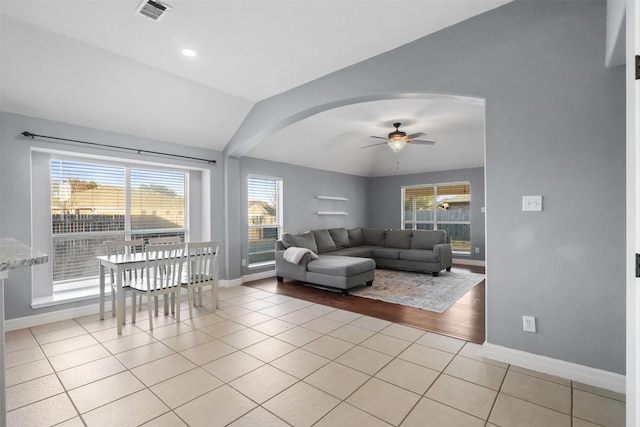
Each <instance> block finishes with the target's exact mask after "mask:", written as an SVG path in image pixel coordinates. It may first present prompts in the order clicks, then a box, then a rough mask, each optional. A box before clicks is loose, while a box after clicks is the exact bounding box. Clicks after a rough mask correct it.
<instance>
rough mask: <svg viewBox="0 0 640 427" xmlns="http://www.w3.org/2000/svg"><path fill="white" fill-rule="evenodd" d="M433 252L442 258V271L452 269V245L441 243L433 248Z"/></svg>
mask: <svg viewBox="0 0 640 427" xmlns="http://www.w3.org/2000/svg"><path fill="white" fill-rule="evenodd" d="M433 251H434V252H435V253H437V254H438V256H439V257H440V269H444V268H450V267H451V264H452V263H453V251H452V249H451V243H440V244H438V245H434V246H433Z"/></svg>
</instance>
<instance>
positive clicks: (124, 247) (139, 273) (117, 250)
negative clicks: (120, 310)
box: [104, 239, 144, 317]
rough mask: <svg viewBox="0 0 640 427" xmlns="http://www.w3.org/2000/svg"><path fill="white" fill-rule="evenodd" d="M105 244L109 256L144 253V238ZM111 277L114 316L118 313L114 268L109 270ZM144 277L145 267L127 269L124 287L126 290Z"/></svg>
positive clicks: (123, 280)
mask: <svg viewBox="0 0 640 427" xmlns="http://www.w3.org/2000/svg"><path fill="white" fill-rule="evenodd" d="M104 246H105V248H106V250H107V256H114V255H115V256H123V255H129V254H136V253H142V252H143V251H144V240H143V239H136V240H112V241H108V242H104ZM109 278H110V279H111V317H113V316H115V315H116V277H115V272H114V271H113V270H111V271H109ZM143 278H144V269H142V268H132V269H130V270H126V271H125V272H124V277H123V278H122V283H123V288H124V289H125V291H126V289H130V287H131V283H132V282H134V281H138V280H143ZM125 317H126V316H125Z"/></svg>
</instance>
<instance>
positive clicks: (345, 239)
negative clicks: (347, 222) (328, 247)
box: [329, 228, 351, 250]
mask: <svg viewBox="0 0 640 427" xmlns="http://www.w3.org/2000/svg"><path fill="white" fill-rule="evenodd" d="M329 234H331V238H332V239H333V241H334V243H335V244H336V248H338V250H340V249H344V248H348V247H349V246H351V244H350V243H349V233H348V232H347V229H346V228H332V229H331V230H329Z"/></svg>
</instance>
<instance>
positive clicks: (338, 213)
mask: <svg viewBox="0 0 640 427" xmlns="http://www.w3.org/2000/svg"><path fill="white" fill-rule="evenodd" d="M318 215H349V212H339V211H318Z"/></svg>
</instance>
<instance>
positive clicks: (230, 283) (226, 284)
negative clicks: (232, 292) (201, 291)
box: [218, 278, 242, 288]
mask: <svg viewBox="0 0 640 427" xmlns="http://www.w3.org/2000/svg"><path fill="white" fill-rule="evenodd" d="M240 285H242V278H238V279H231V280H218V287H220V288H232V287H234V286H240Z"/></svg>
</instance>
